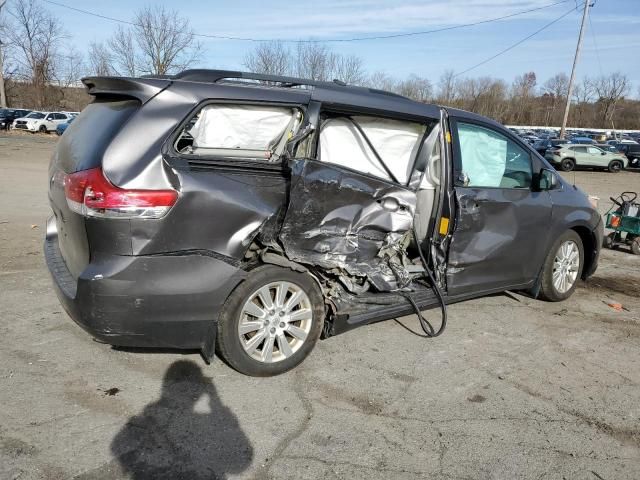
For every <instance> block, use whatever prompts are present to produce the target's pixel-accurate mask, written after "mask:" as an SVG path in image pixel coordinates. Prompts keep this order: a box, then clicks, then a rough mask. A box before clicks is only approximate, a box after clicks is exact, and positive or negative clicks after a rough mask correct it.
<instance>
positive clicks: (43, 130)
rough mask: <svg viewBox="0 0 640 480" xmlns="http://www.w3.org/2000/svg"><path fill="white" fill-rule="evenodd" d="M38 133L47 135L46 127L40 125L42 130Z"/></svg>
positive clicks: (39, 129)
mask: <svg viewBox="0 0 640 480" xmlns="http://www.w3.org/2000/svg"><path fill="white" fill-rule="evenodd" d="M38 131H39V132H40V133H47V127H46V125H40V128H38Z"/></svg>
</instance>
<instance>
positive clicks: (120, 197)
mask: <svg viewBox="0 0 640 480" xmlns="http://www.w3.org/2000/svg"><path fill="white" fill-rule="evenodd" d="M64 192H65V195H66V197H67V204H68V205H69V208H70V209H71V210H73V211H74V212H76V213H79V214H81V215H84V216H86V217H107V218H160V217H162V216H163V215H164V214H166V213H167V212H168V211H169V209H170V208H171V207H172V206H173V204H174V203H176V200H177V199H178V192H176V191H175V190H127V189H123V188H119V187H116V186H115V185H113V184H112V183H111V182H109V180H107V179H106V177H105V176H104V174H103V173H102V169H101V168H92V169H91V170H83V171H81V172H76V173H72V174H69V175H66V176H65V178H64Z"/></svg>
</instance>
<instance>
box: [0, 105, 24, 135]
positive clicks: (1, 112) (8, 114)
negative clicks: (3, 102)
mask: <svg viewBox="0 0 640 480" xmlns="http://www.w3.org/2000/svg"><path fill="white" fill-rule="evenodd" d="M29 113H30V111H29V110H21V109H13V108H0V130H9V128H11V124H12V123H13V121H14V120H15V119H16V118H20V117H24V116H25V115H28V114H29Z"/></svg>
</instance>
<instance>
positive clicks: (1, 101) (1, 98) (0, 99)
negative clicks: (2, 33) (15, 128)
mask: <svg viewBox="0 0 640 480" xmlns="http://www.w3.org/2000/svg"><path fill="white" fill-rule="evenodd" d="M5 3H7V0H0V13H2V7H4V4H5ZM0 108H7V94H6V92H5V91H4V62H3V58H2V38H0Z"/></svg>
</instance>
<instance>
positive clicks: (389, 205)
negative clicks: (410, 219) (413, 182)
mask: <svg viewBox="0 0 640 480" xmlns="http://www.w3.org/2000/svg"><path fill="white" fill-rule="evenodd" d="M376 202H378V204H379V205H380V206H381V207H382V208H384V209H385V210H388V211H390V212H397V211H398V210H400V211H401V212H404V211H406V210H407V206H406V205H405V204H404V203H401V202H400V201H399V200H398V199H397V198H395V197H384V198H379V199H378V200H376Z"/></svg>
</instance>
